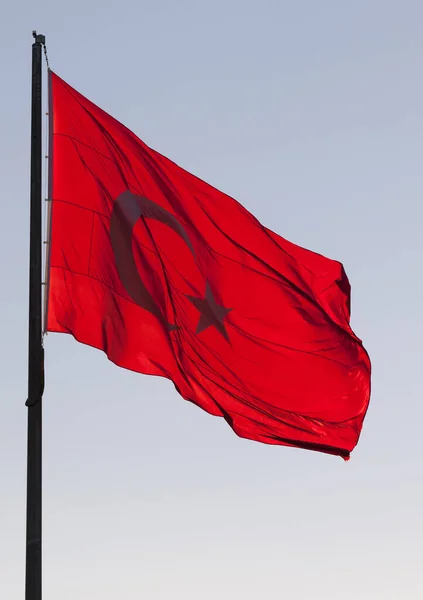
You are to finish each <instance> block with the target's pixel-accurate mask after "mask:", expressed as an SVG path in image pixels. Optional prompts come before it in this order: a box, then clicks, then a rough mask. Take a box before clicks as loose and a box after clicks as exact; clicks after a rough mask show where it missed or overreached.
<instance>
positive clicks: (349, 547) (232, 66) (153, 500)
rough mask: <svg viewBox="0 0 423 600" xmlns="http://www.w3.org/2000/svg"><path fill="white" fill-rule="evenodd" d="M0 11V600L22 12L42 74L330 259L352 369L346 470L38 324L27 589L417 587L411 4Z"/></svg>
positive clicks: (15, 372) (20, 290)
mask: <svg viewBox="0 0 423 600" xmlns="http://www.w3.org/2000/svg"><path fill="white" fill-rule="evenodd" d="M0 14H1V17H2V18H1V21H2V28H1V38H2V48H3V50H2V53H1V55H0V72H1V75H2V89H1V93H0V134H1V142H0V182H1V184H0V185H1V192H2V206H3V213H2V214H3V217H2V219H1V220H0V249H1V256H2V261H1V267H2V272H1V286H2V294H1V295H0V307H1V315H2V319H1V329H2V342H1V345H0V351H1V355H0V365H1V382H2V395H1V400H0V402H1V407H2V411H1V419H0V476H1V486H0V598H1V599H2V600H3V599H4V600H20V599H22V598H23V596H24V552H25V476H26V471H25V469H26V410H25V407H24V402H25V399H26V386H27V384H26V369H27V305H28V304H27V294H28V283H27V270H28V226H29V151H30V147H29V142H30V129H29V128H30V82H31V81H30V76H31V71H30V68H31V44H32V38H31V30H32V29H33V28H37V29H38V31H39V33H44V34H45V35H46V36H47V44H48V49H49V55H50V62H51V65H52V67H53V69H54V70H55V71H56V72H57V73H58V74H59V75H60V76H61V77H63V78H64V79H65V80H66V81H68V83H70V84H71V85H72V86H74V87H76V88H77V89H78V90H79V91H80V92H82V93H83V94H84V95H86V96H87V97H88V98H90V99H91V100H92V101H94V102H95V103H97V104H99V105H100V106H101V107H102V108H104V109H105V110H107V111H108V112H110V113H111V114H112V115H113V116H115V117H116V118H118V119H119V120H121V121H122V122H124V123H125V124H126V125H127V126H128V127H129V128H130V129H132V130H133V131H134V132H135V133H137V134H138V135H139V136H140V137H141V138H142V139H144V140H145V141H146V142H147V143H148V144H149V145H151V146H152V147H153V148H155V149H157V150H159V151H160V152H162V153H164V154H166V155H167V156H169V157H170V158H171V159H173V160H175V161H176V162H177V163H178V164H180V165H181V166H183V167H185V168H186V169H188V170H190V171H192V172H193V173H195V174H196V175H198V176H200V177H201V178H203V179H205V180H206V181H209V182H210V183H212V184H213V185H215V186H216V187H218V188H220V189H222V190H223V191H225V192H227V193H229V194H230V195H232V196H234V197H235V198H237V199H238V200H239V201H240V202H242V203H243V204H244V205H245V206H246V207H247V208H248V209H249V210H251V211H252V212H253V213H254V214H255V215H256V216H257V217H258V218H259V219H260V220H261V221H262V222H263V223H264V224H265V225H267V226H269V227H271V228H272V229H274V230H275V231H276V232H278V233H279V234H281V235H283V236H284V237H287V238H288V239H290V240H291V241H293V242H296V243H298V244H300V245H302V246H305V247H308V248H310V249H313V250H315V251H318V252H320V253H322V254H326V255H328V256H330V257H332V258H336V259H338V260H341V261H342V262H343V263H344V265H345V268H346V271H347V274H348V276H349V278H350V281H351V284H352V290H353V297H352V324H353V328H354V330H355V331H356V333H357V334H358V335H359V336H360V337H361V338H362V339H363V340H364V343H365V346H366V348H367V350H368V351H369V354H370V357H371V359H372V363H373V395H372V401H371V406H370V409H369V412H368V416H367V419H366V421H365V425H364V429H363V433H362V437H361V440H360V443H359V446H358V447H357V449H356V450H355V451H354V452H353V454H352V459H351V461H350V462H349V463H344V461H343V460H342V459H340V458H336V457H332V456H326V455H323V454H318V453H313V452H308V451H304V450H296V449H289V448H284V447H269V446H265V445H260V444H257V443H254V442H249V441H246V440H241V439H239V438H237V437H236V436H235V434H234V433H233V432H232V431H231V430H230V428H229V427H228V426H227V425H226V423H225V422H224V421H223V420H222V419H217V418H213V417H211V416H209V415H207V414H206V413H203V412H202V411H201V410H200V409H198V408H196V407H195V406H193V405H191V404H189V403H187V402H185V401H183V400H182V399H181V398H180V397H179V396H178V395H177V393H176V392H175V391H174V389H173V386H172V384H171V383H169V382H167V381H165V380H162V379H156V378H152V377H150V378H149V377H145V376H142V375H137V374H134V373H130V372H126V371H124V370H121V369H118V368H117V367H115V366H114V365H112V364H111V363H109V362H108V361H107V359H106V358H105V356H104V355H103V354H102V353H100V352H98V351H95V350H92V349H89V348H86V347H84V346H82V345H79V344H77V343H76V342H75V341H74V340H73V339H71V338H70V337H67V336H59V335H53V334H50V335H49V336H48V338H47V340H46V349H47V358H46V360H47V384H46V394H45V403H44V407H45V408H44V594H45V596H44V597H45V598H46V599H58V598H60V600H75V599H78V600H93V599H97V598H98V599H101V600H116V599H119V600H121V599H122V600H126V599H128V600H132V599H144V598H148V600H168V599H170V598H171V599H172V600H199V599H201V600H216V599H221V600H229V599H230V600H238V599H240V600H241V599H242V600H253V599H254V600H256V599H262V598H275V599H279V598H281V599H283V598H289V600H309V599H310V600H399V599H400V600H421V599H422V598H423V575H421V574H419V571H420V572H421V564H422V559H423V551H422V542H421V540H422V536H423V511H422V506H423V482H422V472H423V458H422V433H421V430H422V425H421V423H422V419H423V408H422V393H421V387H422V385H421V381H422V379H421V377H422V367H421V358H422V334H423V318H422V308H421V302H422V296H423V284H422V279H421V278H422V268H421V259H422V240H421V237H422V236H421V229H422V222H423V208H422V205H423V204H422V202H423V180H422V167H421V164H422V156H423V83H422V81H423V80H422V72H423V3H422V2H421V0H414V1H412V0H401V1H400V0H395V1H394V0H355V1H354V2H351V1H350V2H346V1H345V0H344V1H343V0H296V1H295V2H294V1H290V2H287V1H284V0H273V1H269V0H261V1H260V0H214V1H213V2H210V1H209V2H205V1H203V0H196V1H194V0H190V1H189V0H155V1H153V2H145V1H144V0H141V1H139V2H137V1H135V0H121V1H120V2H113V3H112V2H99V1H97V2H92V1H90V0H84V1H82V0H73V1H72V2H67V3H64V2H58V1H57V0H56V1H55V2H53V1H50V2H46V1H40V2H30V1H29V0H24V1H16V2H8V3H7V6H3V7H2V8H1V11H0Z"/></svg>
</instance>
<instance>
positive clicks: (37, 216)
mask: <svg viewBox="0 0 423 600" xmlns="http://www.w3.org/2000/svg"><path fill="white" fill-rule="evenodd" d="M32 35H33V37H34V43H33V45H32V116H31V216H30V235H29V332H28V334H29V340H28V400H27V402H26V405H27V407H28V457H27V469H28V470H27V508H26V510H27V513H26V578H25V600H41V595H42V592H41V450H42V443H41V439H42V418H41V417H42V402H41V400H42V395H43V388H44V350H43V342H42V324H41V310H42V309H41V306H42V304H41V247H42V225H41V214H42V212H41V206H42V197H41V193H42V188H41V167H42V103H41V58H42V56H41V50H42V46H43V44H44V43H45V38H44V36H43V35H37V32H35V31H33V32H32Z"/></svg>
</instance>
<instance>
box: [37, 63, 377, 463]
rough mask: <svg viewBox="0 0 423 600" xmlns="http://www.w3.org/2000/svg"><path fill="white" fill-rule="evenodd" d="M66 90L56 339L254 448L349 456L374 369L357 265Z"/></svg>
mask: <svg viewBox="0 0 423 600" xmlns="http://www.w3.org/2000/svg"><path fill="white" fill-rule="evenodd" d="M50 83H51V96H52V102H51V107H50V110H51V120H52V132H51V133H52V144H51V146H52V148H51V150H50V152H51V164H52V169H51V175H52V222H51V223H52V228H51V240H50V262H49V287H48V320H47V329H48V331H54V332H61V333H70V334H72V335H73V336H74V337H75V338H76V339H77V340H78V341H80V342H82V343H84V344H88V345H90V346H93V347H95V348H99V349H101V350H103V351H104V352H105V353H106V354H107V356H108V358H109V359H110V360H111V361H113V362H114V363H116V364H117V365H119V366H121V367H125V368H127V369H131V370H134V371H138V372H140V373H147V374H151V375H161V376H164V377H167V378H168V379H170V380H172V381H173V383H174V385H175V387H176V388H177V390H178V392H179V393H180V394H181V395H182V396H183V397H184V398H186V399H187V400H190V401H191V402H194V403H195V404H197V405H198V406H200V407H201V408H203V409H204V410H206V411H207V412H209V413H211V414H213V415H217V416H222V417H224V418H225V420H226V421H227V422H228V423H229V425H230V426H231V427H232V428H233V430H234V431H235V432H236V433H237V434H238V435H239V436H241V437H244V438H249V439H252V440H257V441H260V442H266V443H269V444H282V445H289V446H297V447H302V448H308V449H313V450H319V451H322V452H327V453H332V454H338V455H341V456H343V457H344V458H348V457H349V453H350V452H351V450H352V449H353V448H354V447H355V445H356V443H357V441H358V437H359V435H360V431H361V427H362V423H363V419H364V416H365V413H366V410H367V406H368V403H369V396H370V361H369V358H368V356H367V353H366V351H365V350H364V348H363V346H362V343H361V341H360V340H359V339H358V338H357V337H356V336H355V335H354V333H353V332H352V330H351V328H350V325H349V317H350V314H349V302H350V287H349V283H348V279H347V277H346V275H345V273H344V270H343V268H342V265H341V264H340V263H338V262H335V261H332V260H329V259H327V258H324V257H322V256H320V255H318V254H315V253H313V252H310V251H308V250H304V249H303V248H300V247H298V246H296V245H294V244H292V243H290V242H288V241H287V240H285V239H283V238H281V237H280V236H278V235H277V234H275V233H273V232H272V231H270V230H268V229H266V228H265V227H263V225H261V224H260V223H259V222H258V221H257V220H256V219H255V218H254V217H253V216H252V215H251V214H250V213H249V212H248V211H247V210H245V209H244V208H243V207H242V206H241V205H240V204H238V202H236V201H235V200H233V199H232V198H230V197H228V196H226V195H225V194H223V193H222V192H219V191H218V190H216V189H214V188H213V187H211V186H210V185H208V184H206V183H204V182H203V181H201V180H200V179H198V178H196V177H195V176H194V175H191V174H190V173H187V172H186V171H184V170H183V169H181V168H180V167H178V166H177V165H175V164H174V163H173V162H171V161H170V160H169V159H167V158H165V157H164V156H162V155H161V154H159V153H157V152H155V151H154V150H152V149H151V148H149V147H148V146H146V145H145V144H144V143H143V142H142V141H141V140H139V139H138V138H137V137H136V136H135V135H134V134H133V133H132V132H131V131H129V130H128V129H127V128H126V127H124V126H123V125H122V124H120V123H119V122H118V121H116V120H115V119H113V118H112V117H111V116H110V115H108V114H106V113H105V112H104V111H102V110H101V109H100V108H98V107H97V106H95V105H94V104H93V103H92V102H90V101H89V100H87V99H86V98H84V97H83V96H82V95H81V94H79V93H78V92H77V91H76V90H74V89H73V88H71V87H70V86H69V85H68V84H67V83H65V82H64V81H63V80H62V79H60V78H59V77H58V76H57V75H55V74H51V81H50Z"/></svg>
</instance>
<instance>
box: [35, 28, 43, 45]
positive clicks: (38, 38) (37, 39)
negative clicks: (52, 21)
mask: <svg viewBox="0 0 423 600" xmlns="http://www.w3.org/2000/svg"><path fill="white" fill-rule="evenodd" d="M32 37H33V38H34V40H35V43H36V44H42V45H43V46H45V43H46V36H45V35H41V34H38V33H37V32H36V31H35V29H33V31H32Z"/></svg>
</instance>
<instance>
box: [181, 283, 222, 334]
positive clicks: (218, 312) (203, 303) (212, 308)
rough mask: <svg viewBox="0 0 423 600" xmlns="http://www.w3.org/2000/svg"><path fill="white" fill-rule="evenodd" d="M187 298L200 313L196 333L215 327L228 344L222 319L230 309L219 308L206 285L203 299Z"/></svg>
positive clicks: (208, 286)
mask: <svg viewBox="0 0 423 600" xmlns="http://www.w3.org/2000/svg"><path fill="white" fill-rule="evenodd" d="M187 298H188V300H189V301H190V302H192V303H193V305H194V306H195V308H196V309H197V310H198V311H199V312H200V313H201V316H200V320H199V321H198V325H197V330H196V333H197V334H198V333H201V332H202V331H204V330H205V329H207V327H216V329H217V330H218V331H219V332H220V333H221V334H222V335H223V337H224V338H225V340H226V341H228V342H229V337H228V333H227V331H226V329H225V325H224V323H223V319H224V318H225V317H226V315H227V314H228V312H230V311H231V310H232V309H231V308H225V307H224V306H220V304H218V303H217V302H216V300H215V299H214V296H213V292H212V291H211V288H210V285H209V284H208V283H206V295H205V298H197V297H195V296H187Z"/></svg>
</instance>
